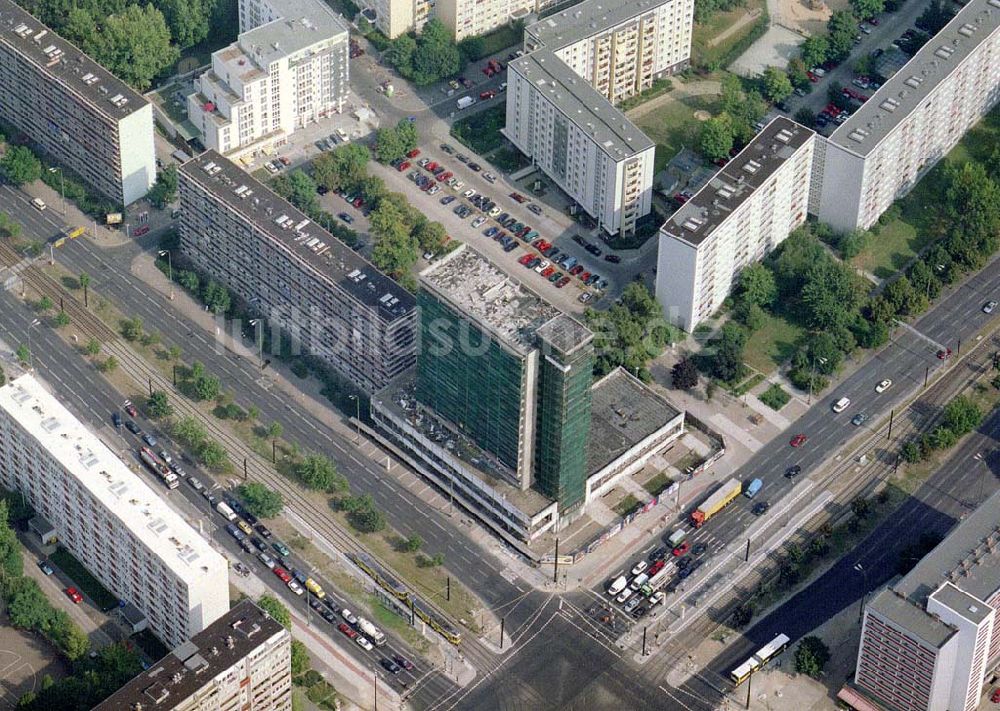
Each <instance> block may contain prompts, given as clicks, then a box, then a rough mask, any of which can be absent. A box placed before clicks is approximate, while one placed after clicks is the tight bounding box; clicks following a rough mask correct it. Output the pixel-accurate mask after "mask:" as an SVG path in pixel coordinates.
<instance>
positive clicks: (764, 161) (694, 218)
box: [660, 116, 815, 247]
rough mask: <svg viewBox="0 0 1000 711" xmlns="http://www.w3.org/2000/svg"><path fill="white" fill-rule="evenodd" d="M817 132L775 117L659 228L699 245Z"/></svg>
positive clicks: (689, 242)
mask: <svg viewBox="0 0 1000 711" xmlns="http://www.w3.org/2000/svg"><path fill="white" fill-rule="evenodd" d="M814 135H815V133H814V132H813V131H811V130H810V129H808V128H806V127H805V126H802V125H801V124H798V123H796V122H794V121H792V120H791V119H787V118H785V117H783V116H779V117H778V118H776V119H774V120H773V121H771V123H769V124H767V126H765V127H764V129H763V130H762V131H761V132H760V133H758V134H757V136H756V137H755V138H754V139H753V140H752V141H750V143H749V144H747V146H746V147H745V148H744V149H743V150H742V151H740V152H739V153H738V154H737V155H736V157H735V158H733V159H732V160H731V161H729V162H728V163H727V164H726V165H725V167H724V168H722V169H721V170H720V171H719V172H718V173H716V174H715V175H714V176H713V177H712V178H711V179H710V180H709V181H708V183H706V184H705V186H704V187H702V189H701V190H699V191H698V192H697V193H695V195H694V197H692V198H691V199H690V200H688V201H687V202H686V203H685V204H684V205H683V206H681V208H680V209H679V210H677V211H676V212H675V213H674V214H672V215H671V216H670V217H668V218H667V221H666V222H664V223H663V226H662V227H661V228H660V231H661V232H664V233H665V234H668V235H670V236H671V237H674V238H675V239H679V240H681V241H682V242H686V243H688V244H690V245H693V246H694V247H697V246H698V245H700V244H701V243H702V242H704V241H705V240H706V239H708V237H710V236H711V234H712V233H713V232H714V231H715V230H716V229H717V228H718V227H719V225H721V224H722V223H723V222H724V221H725V220H726V219H727V218H728V217H729V216H730V215H731V214H733V212H734V211H735V210H736V209H737V208H738V207H739V206H740V205H742V204H743V203H744V202H746V200H747V199H749V197H750V196H751V195H752V194H753V192H754V190H756V189H757V188H759V187H760V186H761V185H763V184H764V183H766V182H767V181H768V180H769V179H770V178H771V176H772V175H774V173H775V171H776V170H778V168H780V167H781V165H782V164H783V163H784V162H785V161H786V160H788V159H789V158H791V157H792V156H794V155H795V152H796V151H798V150H799V148H801V147H802V146H803V145H804V144H805V143H806V141H808V140H810V139H811V138H812V137H813V136H814Z"/></svg>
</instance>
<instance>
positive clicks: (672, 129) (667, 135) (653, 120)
mask: <svg viewBox="0 0 1000 711" xmlns="http://www.w3.org/2000/svg"><path fill="white" fill-rule="evenodd" d="M696 111H707V112H708V113H710V114H713V115H714V114H716V113H718V111H719V98H718V97H716V96H688V97H683V98H679V99H676V100H673V101H667V102H666V103H664V104H663V105H662V106H660V107H658V108H656V109H653V110H652V111H649V112H648V113H645V114H643V115H642V116H639V117H638V118H636V119H635V124H636V125H637V126H638V127H639V128H640V129H641V130H642V131H643V132H644V133H645V134H646V135H647V136H649V137H650V138H651V139H652V140H653V141H654V142H655V143H656V157H655V158H654V168H653V169H654V170H655V171H656V172H659V171H661V170H663V168H664V166H665V165H666V164H667V161H669V160H670V159H671V158H673V157H674V156H675V155H677V153H678V152H680V150H681V149H682V148H684V147H691V146H694V145H695V143H696V142H697V141H698V132H699V130H700V126H701V121H699V120H698V119H696V118H695V117H694V114H695V112H696Z"/></svg>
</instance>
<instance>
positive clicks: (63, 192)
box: [49, 166, 66, 216]
mask: <svg viewBox="0 0 1000 711" xmlns="http://www.w3.org/2000/svg"><path fill="white" fill-rule="evenodd" d="M49 172H50V173H56V172H58V173H59V193H60V194H61V195H62V214H63V216H65V215H66V181H65V179H64V178H63V171H62V168H60V167H58V166H57V167H54V168H49Z"/></svg>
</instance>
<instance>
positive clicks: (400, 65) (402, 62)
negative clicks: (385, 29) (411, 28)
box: [382, 34, 417, 77]
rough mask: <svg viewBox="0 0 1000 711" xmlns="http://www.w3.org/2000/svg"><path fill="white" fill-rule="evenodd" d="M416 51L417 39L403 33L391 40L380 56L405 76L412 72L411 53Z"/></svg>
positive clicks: (413, 53)
mask: <svg viewBox="0 0 1000 711" xmlns="http://www.w3.org/2000/svg"><path fill="white" fill-rule="evenodd" d="M416 52H417V41H416V40H415V39H413V37H411V36H410V35H408V34H403V35H400V36H399V37H397V38H396V39H394V40H393V41H392V43H391V44H390V45H389V47H388V48H387V49H386V50H385V53H384V54H383V55H382V57H383V58H384V59H385V61H387V62H388V63H389V64H391V65H392V66H394V67H395V68H396V69H397V70H398V71H399V73H400V74H402V75H403V76H404V77H405V76H410V75H412V74H413V55H415V54H416Z"/></svg>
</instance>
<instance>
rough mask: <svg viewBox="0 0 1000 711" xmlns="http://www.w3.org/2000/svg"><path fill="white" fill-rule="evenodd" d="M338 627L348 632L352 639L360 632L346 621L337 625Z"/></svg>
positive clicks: (345, 632)
mask: <svg viewBox="0 0 1000 711" xmlns="http://www.w3.org/2000/svg"><path fill="white" fill-rule="evenodd" d="M337 629H338V630H340V631H341V632H343V633H344V634H346V635H347V636H348V637H349V638H350V639H354V638H355V637H357V636H358V633H357V632H355V631H354V630H352V629H351V628H350V626H349V625H348V624H347V623H346V622H341V623H340V624H339V625H337Z"/></svg>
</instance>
